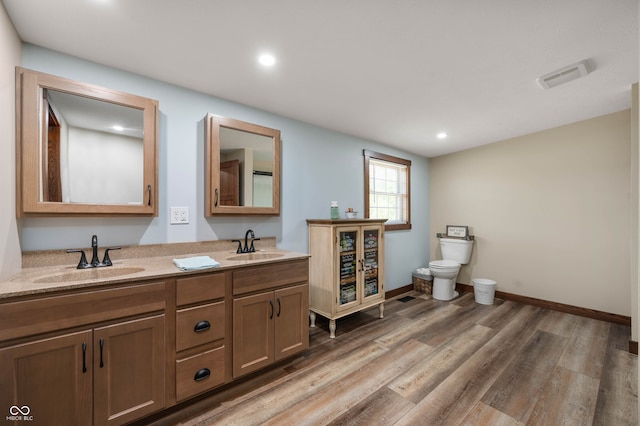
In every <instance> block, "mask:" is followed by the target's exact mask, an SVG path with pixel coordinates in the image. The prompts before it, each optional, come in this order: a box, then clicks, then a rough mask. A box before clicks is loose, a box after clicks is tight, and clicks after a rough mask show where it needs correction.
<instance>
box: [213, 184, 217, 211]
mask: <svg viewBox="0 0 640 426" xmlns="http://www.w3.org/2000/svg"><path fill="white" fill-rule="evenodd" d="M213 207H218V188H216V193H215V198H214V201H213Z"/></svg>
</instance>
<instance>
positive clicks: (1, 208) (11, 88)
mask: <svg viewBox="0 0 640 426" xmlns="http://www.w3.org/2000/svg"><path fill="white" fill-rule="evenodd" d="M21 56H22V43H21V42H20V38H19V37H18V34H17V33H16V31H15V29H14V28H13V24H12V23H11V21H10V20H9V17H8V16H7V13H6V11H5V10H4V6H3V5H2V3H0V200H2V202H0V279H2V278H6V277H8V276H10V275H13V274H15V273H17V272H18V271H19V270H20V266H21V258H20V241H19V240H18V223H17V221H16V198H15V189H16V179H15V175H16V166H15V158H16V151H15V105H16V101H15V93H16V92H15V67H16V65H20V61H21Z"/></svg>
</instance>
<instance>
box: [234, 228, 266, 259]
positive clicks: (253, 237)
mask: <svg viewBox="0 0 640 426" xmlns="http://www.w3.org/2000/svg"><path fill="white" fill-rule="evenodd" d="M249 238H251V247H249ZM258 240H260V238H256V235H255V234H254V233H253V230H251V229H249V230H247V232H245V234H244V247H243V246H242V241H240V240H232V241H233V242H234V243H238V249H237V250H236V253H238V254H240V253H253V252H255V251H256V249H255V247H253V242H254V241H258Z"/></svg>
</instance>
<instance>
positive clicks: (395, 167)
mask: <svg viewBox="0 0 640 426" xmlns="http://www.w3.org/2000/svg"><path fill="white" fill-rule="evenodd" d="M363 154H364V173H365V179H364V181H365V217H367V218H370V219H387V222H386V223H385V230H387V231H390V230H397V229H411V214H410V213H411V207H410V206H411V199H410V195H411V193H410V176H411V161H409V160H405V159H402V158H398V157H393V156H391V155H385V154H380V153H378V152H373V151H369V150H364V151H363Z"/></svg>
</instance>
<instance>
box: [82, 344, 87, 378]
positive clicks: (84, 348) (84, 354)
mask: <svg viewBox="0 0 640 426" xmlns="http://www.w3.org/2000/svg"><path fill="white" fill-rule="evenodd" d="M82 372H83V373H86V372H87V342H82Z"/></svg>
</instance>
